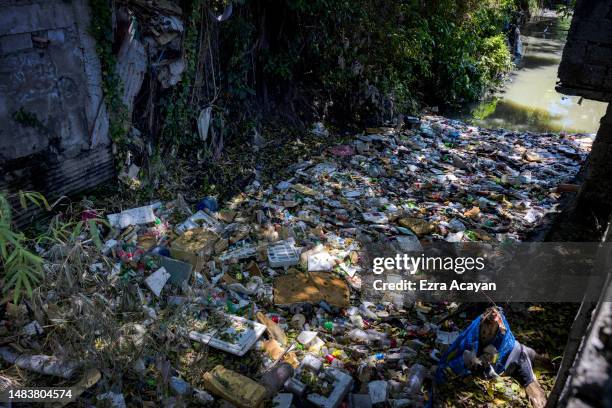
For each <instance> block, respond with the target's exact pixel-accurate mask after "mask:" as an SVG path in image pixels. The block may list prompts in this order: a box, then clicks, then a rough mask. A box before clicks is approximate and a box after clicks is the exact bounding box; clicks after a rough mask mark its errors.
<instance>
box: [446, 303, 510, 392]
mask: <svg viewBox="0 0 612 408" xmlns="http://www.w3.org/2000/svg"><path fill="white" fill-rule="evenodd" d="M500 315H501V319H502V322H503V324H504V326H505V333H502V330H498V332H497V335H496V336H495V339H494V340H493V341H492V342H491V344H492V345H494V346H495V348H496V349H497V351H498V354H497V360H496V361H495V363H494V366H493V369H494V370H495V372H496V373H497V374H502V373H503V372H504V370H505V369H506V361H507V360H508V356H509V355H510V352H511V351H512V349H513V348H514V344H515V342H516V339H515V338H514V335H513V334H512V331H511V330H510V325H509V324H508V322H507V321H506V316H504V314H503V312H501V310H500ZM481 320H482V315H481V316H478V317H477V318H476V319H474V320H473V321H472V323H471V324H470V325H469V326H468V327H467V328H466V329H465V330H463V331H462V332H461V333H460V334H459V337H457V339H456V340H455V341H454V342H453V344H451V346H450V347H449V348H448V350H446V352H445V353H444V354H443V355H442V358H441V359H440V364H439V365H438V370H437V371H436V377H435V380H436V383H438V384H440V383H443V382H445V381H446V379H447V376H448V374H450V373H451V372H452V373H454V374H455V375H458V376H461V377H463V376H467V375H470V374H471V372H470V370H469V369H468V368H467V367H466V366H465V364H464V362H463V352H464V351H465V350H471V351H473V352H474V353H477V354H478V346H479V344H478V337H479V333H480V322H481Z"/></svg>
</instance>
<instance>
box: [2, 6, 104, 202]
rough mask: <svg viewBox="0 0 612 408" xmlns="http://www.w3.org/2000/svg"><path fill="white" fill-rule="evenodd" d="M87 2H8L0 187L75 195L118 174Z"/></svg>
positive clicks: (4, 33) (4, 15) (4, 31)
mask: <svg viewBox="0 0 612 408" xmlns="http://www.w3.org/2000/svg"><path fill="white" fill-rule="evenodd" d="M88 29H89V6H88V2H87V0H0V189H9V190H17V189H27V190H35V191H40V192H43V193H45V194H46V195H48V196H49V197H50V198H53V197H56V196H59V195H65V194H73V193H76V192H78V191H81V190H83V189H86V188H89V187H92V186H95V185H97V184H99V183H100V182H102V181H105V180H108V179H109V178H111V177H112V176H113V173H114V170H113V168H114V167H113V158H112V154H111V149H110V146H111V141H110V138H109V135H108V116H107V112H106V107H105V105H104V103H103V93H102V86H101V84H102V79H101V72H100V62H99V60H98V56H97V54H96V49H95V41H94V40H93V38H92V37H91V36H90V35H89V33H88Z"/></svg>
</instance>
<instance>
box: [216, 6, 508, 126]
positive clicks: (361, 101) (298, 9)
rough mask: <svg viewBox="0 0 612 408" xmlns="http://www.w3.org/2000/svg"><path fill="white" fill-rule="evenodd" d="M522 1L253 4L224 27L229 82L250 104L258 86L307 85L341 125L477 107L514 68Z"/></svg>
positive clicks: (239, 11) (222, 32)
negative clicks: (426, 109) (509, 40)
mask: <svg viewBox="0 0 612 408" xmlns="http://www.w3.org/2000/svg"><path fill="white" fill-rule="evenodd" d="M518 4H519V1H518V0H516V1H515V0H484V1H476V0H459V1H456V0H436V1H429V2H421V1H417V0H412V1H389V0H374V1H372V0H354V1H351V2H348V1H330V0H308V1H306V0H284V1H277V2H272V3H268V2H262V1H257V0H251V1H248V0H247V1H245V2H244V5H243V6H241V7H239V9H238V11H237V13H236V14H237V15H236V16H235V18H233V19H232V20H231V21H229V22H228V25H227V27H226V28H224V29H222V30H221V35H222V38H223V41H222V47H221V49H223V50H226V51H225V52H228V55H227V56H226V58H225V61H226V67H225V69H224V71H225V72H226V78H227V85H228V87H229V90H230V93H231V92H234V93H235V94H237V95H239V96H240V97H241V98H242V99H245V98H246V99H248V98H249V97H250V96H256V95H255V92H245V89H249V90H253V91H254V90H255V89H256V88H257V87H256V86H255V84H256V83H257V82H258V81H259V83H261V82H262V80H263V82H267V83H268V84H270V86H271V87H272V88H274V89H276V90H279V91H281V92H282V88H283V87H286V86H287V84H289V83H296V82H297V83H301V85H302V86H303V88H306V89H308V90H310V91H311V94H312V95H314V99H315V101H319V102H320V103H319V104H318V105H319V106H320V107H322V106H332V110H333V112H334V113H335V114H337V115H339V116H341V117H344V118H345V119H360V118H363V117H364V116H377V115H378V118H379V119H381V118H388V117H390V116H392V115H393V114H396V113H398V112H409V111H413V110H416V108H417V107H418V105H419V104H420V103H422V102H425V103H429V104H456V103H460V102H463V101H469V100H474V99H477V98H479V97H480V96H481V95H482V93H483V92H484V91H485V90H486V89H487V87H489V86H491V85H492V84H493V83H495V82H496V81H498V80H499V79H500V78H501V76H502V74H503V73H504V72H506V71H507V70H509V69H510V67H511V58H510V52H509V50H508V47H507V46H506V40H505V38H504V34H503V32H504V30H505V29H506V28H507V27H508V26H509V23H510V20H511V18H512V16H513V13H515V12H516V11H517V7H518ZM258 19H261V21H263V23H265V24H262V23H261V22H258ZM264 25H265V32H262V30H261V28H260V27H262V26H264ZM254 54H257V56H254ZM258 64H259V65H260V66H261V67H263V68H262V69H259V70H258V68H257V65H258ZM258 72H261V73H262V75H263V77H261V76H259V77H258V75H257V73H258Z"/></svg>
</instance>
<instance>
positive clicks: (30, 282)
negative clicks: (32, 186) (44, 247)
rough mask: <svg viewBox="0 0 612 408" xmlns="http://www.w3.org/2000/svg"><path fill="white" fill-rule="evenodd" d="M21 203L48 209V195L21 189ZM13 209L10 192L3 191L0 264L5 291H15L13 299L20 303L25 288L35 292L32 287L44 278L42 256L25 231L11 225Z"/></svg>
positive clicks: (0, 207) (0, 223)
mask: <svg viewBox="0 0 612 408" xmlns="http://www.w3.org/2000/svg"><path fill="white" fill-rule="evenodd" d="M18 198H19V202H20V204H21V206H22V207H23V208H24V209H25V208H27V207H28V203H32V204H34V205H36V206H43V205H44V206H45V208H47V209H49V208H50V207H49V204H48V203H47V200H45V197H43V196H42V195H41V194H39V193H34V192H29V191H27V192H22V191H20V192H19V193H18ZM12 216H13V214H12V209H11V204H10V202H9V196H8V195H7V194H6V193H0V267H1V268H2V274H1V275H0V279H1V280H2V281H3V285H2V286H3V289H2V292H3V294H6V293H8V292H10V291H12V292H13V302H14V303H17V302H18V301H19V300H20V298H21V297H22V295H23V291H25V293H26V294H27V295H28V296H30V297H31V296H32V290H33V287H34V285H36V284H37V283H38V282H40V280H41V279H42V274H43V268H42V266H43V259H42V258H41V257H39V256H38V255H36V254H34V253H33V252H31V251H30V250H29V249H28V242H29V240H28V239H27V237H26V236H25V234H24V233H23V232H17V231H15V230H14V228H13V225H12Z"/></svg>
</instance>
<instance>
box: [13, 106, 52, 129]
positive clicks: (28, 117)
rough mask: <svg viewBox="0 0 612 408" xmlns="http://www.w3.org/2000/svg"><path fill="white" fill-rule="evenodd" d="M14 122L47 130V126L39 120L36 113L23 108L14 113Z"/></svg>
mask: <svg viewBox="0 0 612 408" xmlns="http://www.w3.org/2000/svg"><path fill="white" fill-rule="evenodd" d="M13 120H14V121H15V122H17V123H19V124H20V125H23V126H27V127H31V128H35V129H39V130H41V131H44V130H45V125H44V124H43V123H42V122H41V121H40V119H38V116H36V114H35V113H34V112H30V111H27V110H25V109H24V108H23V106H22V107H21V108H19V110H17V111H15V112H13Z"/></svg>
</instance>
